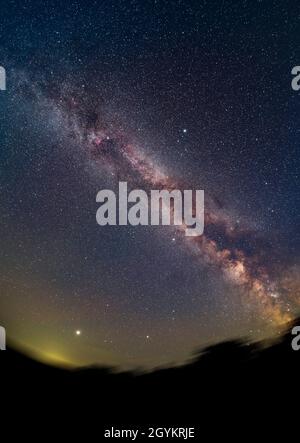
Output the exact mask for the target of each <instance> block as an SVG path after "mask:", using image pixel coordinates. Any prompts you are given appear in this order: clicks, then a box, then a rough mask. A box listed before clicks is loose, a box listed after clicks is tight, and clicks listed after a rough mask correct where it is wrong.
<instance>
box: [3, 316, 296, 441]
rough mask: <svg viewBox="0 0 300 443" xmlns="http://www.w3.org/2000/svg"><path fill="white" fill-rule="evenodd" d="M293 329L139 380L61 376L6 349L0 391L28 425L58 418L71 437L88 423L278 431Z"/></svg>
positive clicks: (288, 406)
mask: <svg viewBox="0 0 300 443" xmlns="http://www.w3.org/2000/svg"><path fill="white" fill-rule="evenodd" d="M295 323H296V324H300V318H299V319H298V320H297V321H296V322H295ZM291 326H292V325H291ZM291 326H290V327H289V328H288V329H287V331H286V332H285V333H284V334H282V335H281V336H280V337H278V339H277V340H276V341H273V342H272V343H270V342H269V343H267V342H259V343H248V342H246V341H241V340H239V341H227V342H223V343H220V344H217V345H214V346H211V347H208V348H206V349H204V350H202V351H199V352H198V353H197V354H196V355H195V357H194V359H193V360H192V361H191V362H189V363H188V364H185V365H184V366H180V367H173V368H168V369H157V370H155V371H153V372H150V373H142V374H140V373H133V372H122V373H115V371H114V368H98V367H91V368H84V369H78V370H67V369H60V368H56V367H52V366H48V365H46V364H43V363H40V362H37V361H35V360H34V359H32V358H29V357H27V356H25V355H23V354H21V353H19V352H17V351H14V350H13V349H8V350H7V351H5V352H1V353H0V371H1V379H2V388H1V389H2V392H4V388H5V391H6V394H8V395H6V400H5V402H7V403H5V404H7V405H9V404H11V405H12V414H13V415H14V414H15V408H17V409H18V410H19V409H20V408H21V411H22V414H21V415H22V416H23V419H24V420H25V421H26V423H27V422H28V420H29V421H30V420H31V421H32V420H36V419H37V417H38V421H42V422H44V421H45V420H46V423H48V425H47V424H46V426H50V425H49V423H50V424H51V417H52V414H55V415H56V417H57V418H56V423H57V422H59V421H60V420H61V421H62V422H64V424H66V423H72V424H70V429H72V431H74V430H76V426H77V425H78V426H79V424H80V423H82V422H83V421H84V422H89V423H90V425H89V427H88V429H92V428H93V426H95V425H96V423H98V425H99V423H105V424H106V425H108V424H110V423H122V424H125V423H129V424H134V423H145V424H148V425H150V424H151V423H155V424H156V425H157V424H159V423H163V424H166V423H168V422H169V423H170V422H172V423H173V424H177V425H179V424H180V423H183V422H184V423H194V424H195V423H198V424H200V425H201V427H202V428H205V427H206V428H209V429H210V432H212V433H214V432H215V431H217V430H218V424H219V425H220V426H221V428H222V426H225V425H224V421H225V417H226V423H227V424H230V420H231V419H232V420H233V422H234V426H235V425H236V423H237V422H238V423H239V426H242V425H244V426H246V427H247V429H248V428H249V429H248V430H247V433H251V429H252V428H251V427H249V423H250V421H251V422H252V423H253V422H255V426H256V425H257V426H258V424H259V423H261V424H262V423H263V422H264V421H265V419H266V413H270V412H271V413H272V422H273V423H278V424H279V423H282V413H283V411H286V410H288V411H291V412H292V410H293V399H295V398H297V394H298V386H299V377H300V351H298V352H297V351H293V350H292V347H291V341H292V337H293V336H292V335H291ZM29 404H33V405H34V408H35V409H34V411H35V412H34V413H32V415H30V414H31V413H30V411H31V409H30V408H29V406H28V405H29ZM249 410H251V415H249V412H248V411H249ZM229 411H232V412H229ZM28 414H29V415H28ZM228 417H229V418H228ZM230 417H231V418H230ZM49 420H50V421H49ZM69 420H71V421H70V422H69ZM228 420H229V421H228ZM277 420H278V421H277ZM264 424H266V423H264ZM222 429H223V428H222ZM50 430H51V426H50V428H49V431H50ZM86 441H89V440H86Z"/></svg>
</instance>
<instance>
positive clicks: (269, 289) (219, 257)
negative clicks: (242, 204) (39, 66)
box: [27, 84, 298, 325]
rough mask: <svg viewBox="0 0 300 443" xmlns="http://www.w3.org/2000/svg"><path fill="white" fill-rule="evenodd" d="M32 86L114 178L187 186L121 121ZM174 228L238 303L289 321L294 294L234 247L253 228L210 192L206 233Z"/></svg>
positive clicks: (146, 185) (271, 318) (152, 184)
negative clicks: (235, 292) (237, 292)
mask: <svg viewBox="0 0 300 443" xmlns="http://www.w3.org/2000/svg"><path fill="white" fill-rule="evenodd" d="M27 86H28V84H27ZM31 88H32V91H33V93H34V96H35V98H36V99H38V101H40V102H42V103H43V105H45V103H47V106H49V107H50V108H52V109H55V110H56V111H58V112H59V113H60V114H61V118H62V119H63V120H64V121H65V128H66V131H69V132H70V134H71V136H72V137H75V140H76V143H79V145H80V146H81V147H82V150H83V152H85V153H86V155H87V158H88V159H89V161H90V162H91V163H92V164H94V165H96V166H97V167H98V168H100V170H101V171H103V170H105V171H106V172H107V173H108V174H110V176H113V177H114V178H115V179H116V180H117V181H128V182H129V183H130V184H131V185H132V186H135V187H143V188H144V189H151V188H152V189H153V188H155V189H168V190H172V189H183V188H184V186H185V188H186V189H187V188H191V186H187V184H183V181H182V180H178V179H176V178H175V177H173V176H171V175H169V174H167V173H166V172H165V171H164V170H163V168H162V167H161V166H158V165H157V164H156V163H155V161H153V160H152V159H151V158H150V156H149V155H148V154H146V153H145V152H144V151H143V149H142V147H141V146H139V145H137V144H135V142H134V141H131V140H130V137H129V136H128V135H127V134H126V131H125V130H123V129H121V128H120V127H119V125H116V127H114V126H113V125H110V126H108V125H106V124H105V123H104V120H105V119H104V117H105V116H102V115H99V114H97V113H95V112H94V113H93V114H92V115H91V114H89V112H88V111H87V110H86V109H85V107H84V105H82V103H81V99H80V98H77V97H76V96H72V97H71V99H70V98H68V99H65V98H64V97H60V98H59V99H58V98H57V97H56V98H49V97H47V95H44V94H43V93H42V92H41V91H40V90H38V89H37V88H36V87H35V86H34V85H32V84H31ZM70 140H71V139H70ZM71 142H72V141H70V143H71ZM207 227H212V228H213V229H214V230H217V231H218V232H220V233H221V234H222V236H223V237H224V238H225V240H226V241H227V242H228V244H229V246H228V247H225V248H224V247H222V245H219V244H218V241H217V240H216V239H215V238H210V235H209V234H207ZM176 232H177V234H178V235H179V236H181V237H182V242H185V243H186V247H188V248H189V250H190V252H191V254H193V255H196V256H198V257H199V259H200V260H204V261H205V262H206V263H209V264H210V265H212V266H213V267H214V268H216V269H219V270H220V272H221V273H222V274H223V277H224V279H226V280H228V281H230V282H231V283H232V284H233V285H235V286H238V287H239V288H240V289H241V292H242V294H243V295H242V297H243V298H242V299H241V303H243V302H246V303H250V304H251V306H252V308H253V309H254V310H257V312H259V314H260V316H261V318H262V319H263V320H265V321H266V322H269V323H273V324H274V325H280V324H283V323H285V322H287V321H289V320H291V319H292V317H293V314H292V307H293V305H297V304H298V297H297V293H295V291H294V290H293V291H290V290H289V288H286V287H285V288H283V287H282V285H281V282H280V278H279V279H278V281H276V279H274V278H273V276H271V275H270V272H269V270H268V266H267V264H266V263H262V262H261V260H260V252H261V251H257V252H256V253H254V254H252V255H249V254H248V253H247V251H244V250H243V249H241V248H240V247H237V246H235V241H236V240H237V239H241V238H243V237H244V236H248V235H249V234H251V235H255V232H251V228H250V227H249V226H247V223H239V224H238V225H237V224H236V223H235V222H234V221H233V217H232V216H231V214H230V210H225V209H224V208H220V207H218V204H217V203H216V202H215V200H214V198H211V197H209V191H208V192H206V198H205V234H204V235H203V236H201V237H194V238H192V239H188V238H184V235H183V228H182V227H177V228H176ZM296 292H297V291H296Z"/></svg>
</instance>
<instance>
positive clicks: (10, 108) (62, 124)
mask: <svg viewBox="0 0 300 443" xmlns="http://www.w3.org/2000/svg"><path fill="white" fill-rule="evenodd" d="M299 14H300V8H299V5H297V2H295V1H271V2H269V1H195V2H192V1H150V0H149V1H147V0H146V1H145V0H143V1H129V0H128V1H125V0H124V1H90V2H89V1H69V2H56V1H45V2H38V1H30V0H29V1H25V0H22V1H21V0H20V1H9V2H7V3H6V4H5V7H3V8H2V10H1V17H0V65H1V66H4V67H5V69H6V74H7V90H6V91H0V128H1V139H0V168H1V176H0V189H1V200H0V210H1V225H0V238H1V248H0V266H1V276H0V324H1V325H2V326H5V327H6V330H7V335H8V337H9V338H10V340H12V341H13V343H14V344H15V345H16V346H17V347H18V348H19V349H21V350H27V351H29V352H31V353H34V355H35V356H36V357H37V358H39V359H43V360H46V361H49V362H54V363H57V364H59V363H63V362H65V363H70V364H73V365H74V364H75V365H86V364H92V363H97V364H105V365H118V366H120V367H122V368H127V367H147V368H149V367H154V366H157V365H163V364H173V363H181V362H184V361H185V360H186V359H187V358H188V357H189V356H190V355H192V353H193V352H194V350H195V349H197V348H199V347H201V346H204V345H206V344H209V343H214V342H217V341H219V340H223V339H227V338H235V337H245V336H246V337H250V338H252V339H256V338H260V337H263V336H266V335H274V334H276V333H277V332H278V330H279V329H280V326H281V325H282V324H284V323H285V322H287V321H289V320H290V319H292V318H293V316H294V315H295V314H296V313H297V310H298V308H299V301H300V294H299V285H300V282H299V272H298V271H299V243H300V242H299V240H300V239H299V229H298V227H299V203H300V202H299V188H298V183H299V137H300V134H299V130H300V121H299V120H300V94H299V93H297V92H295V91H293V90H292V88H291V79H292V76H291V69H292V67H293V66H295V65H299V64H300V29H299ZM119 181H127V182H128V186H129V187H130V188H131V189H134V188H140V189H144V190H147V191H148V190H150V189H162V188H166V189H173V188H174V187H175V188H176V187H177V188H178V189H204V191H205V228H204V235H203V236H201V237H197V238H186V237H185V236H184V234H182V232H181V231H180V230H179V229H178V228H176V227H172V226H164V227H162V226H137V227H134V226H130V225H129V226H105V227H101V226H99V225H97V223H96V211H97V209H98V207H99V204H98V203H96V194H97V192H98V191H99V190H100V189H112V190H115V191H116V190H117V188H118V182H119Z"/></svg>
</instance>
